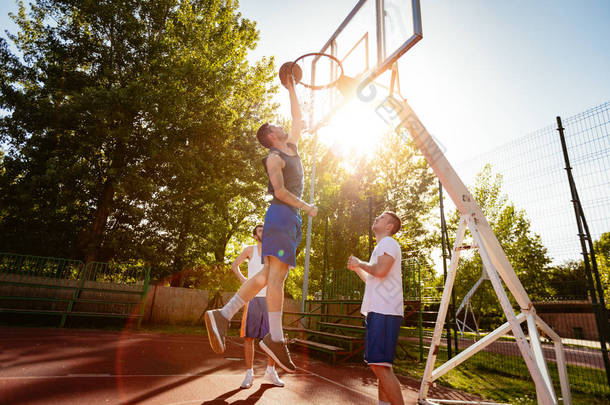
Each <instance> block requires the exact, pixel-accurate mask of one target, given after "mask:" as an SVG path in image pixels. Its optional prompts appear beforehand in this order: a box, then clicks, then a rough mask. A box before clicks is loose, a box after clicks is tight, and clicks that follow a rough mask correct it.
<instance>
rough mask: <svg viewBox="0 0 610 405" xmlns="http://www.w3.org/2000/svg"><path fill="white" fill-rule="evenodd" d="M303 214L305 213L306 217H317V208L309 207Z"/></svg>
mask: <svg viewBox="0 0 610 405" xmlns="http://www.w3.org/2000/svg"><path fill="white" fill-rule="evenodd" d="M305 212H306V213H307V215H309V216H310V217H312V218H313V217H315V216H316V215H318V207H316V206H315V205H309V206H308V207H307V209H306V210H305Z"/></svg>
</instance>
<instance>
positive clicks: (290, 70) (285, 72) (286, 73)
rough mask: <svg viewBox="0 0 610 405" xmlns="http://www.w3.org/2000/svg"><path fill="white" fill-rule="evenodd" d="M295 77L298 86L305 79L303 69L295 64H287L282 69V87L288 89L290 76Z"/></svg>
mask: <svg viewBox="0 0 610 405" xmlns="http://www.w3.org/2000/svg"><path fill="white" fill-rule="evenodd" d="M291 74H292V75H294V83H295V84H297V83H298V82H300V81H301V78H302V77H303V71H302V70H301V67H300V66H299V65H297V64H295V63H294V62H286V63H284V64H283V65H282V66H281V67H280V82H282V86H284V87H288V86H287V85H288V78H289V77H290V75H291Z"/></svg>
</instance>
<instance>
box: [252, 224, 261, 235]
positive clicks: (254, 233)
mask: <svg viewBox="0 0 610 405" xmlns="http://www.w3.org/2000/svg"><path fill="white" fill-rule="evenodd" d="M262 227H263V224H256V225H255V226H254V228H252V236H254V237H255V238H256V230H257V229H258V228H262Z"/></svg>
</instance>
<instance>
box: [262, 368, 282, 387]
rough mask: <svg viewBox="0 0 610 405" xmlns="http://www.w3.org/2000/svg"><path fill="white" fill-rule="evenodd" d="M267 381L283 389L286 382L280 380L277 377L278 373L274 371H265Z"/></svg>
mask: <svg viewBox="0 0 610 405" xmlns="http://www.w3.org/2000/svg"><path fill="white" fill-rule="evenodd" d="M263 378H264V379H265V381H267V382H269V383H271V384H273V385H275V386H276V387H283V386H284V381H282V380H280V377H279V376H278V375H277V371H275V369H273V371H269V370H267V371H265V377H263Z"/></svg>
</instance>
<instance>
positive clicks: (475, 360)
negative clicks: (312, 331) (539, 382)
mask: <svg viewBox="0 0 610 405" xmlns="http://www.w3.org/2000/svg"><path fill="white" fill-rule="evenodd" d="M406 351H407V353H404V350H403V349H400V348H398V349H397V357H400V358H403V359H405V358H406V359H407V360H396V361H395V369H396V371H397V372H398V373H400V374H403V375H408V376H410V377H413V378H416V379H421V378H422V376H423V373H424V367H425V362H416V361H413V360H408V359H409V356H410V357H412V358H417V355H418V354H419V349H418V346H417V345H407V346H406ZM446 359H447V352H446V351H444V350H441V351H440V352H439V362H437V366H438V365H439V364H440V363H441V362H444V361H446ZM549 367H550V370H549V372H550V373H551V378H552V379H553V381H555V382H557V384H556V385H557V386H556V387H555V392H557V393H558V394H559V393H560V392H561V390H560V388H559V386H558V385H559V383H558V382H559V377H558V375H557V368H556V367H555V365H554V363H550V364H549ZM568 378H569V381H570V387H571V391H572V402H573V404H574V405H577V404H582V405H585V404H587V405H602V404H608V403H609V401H610V387H608V385H607V384H606V383H605V381H606V375H605V373H604V371H603V370H597V369H591V368H585V367H578V366H571V365H569V366H568ZM436 382H437V383H439V384H440V385H443V386H446V387H450V388H454V389H457V390H460V391H464V392H470V393H473V394H476V395H480V396H482V397H484V398H486V399H489V400H494V401H501V402H510V403H512V404H520V405H521V404H522V405H535V404H536V389H535V387H534V383H533V382H532V381H531V378H530V376H529V372H528V370H527V367H526V365H525V362H524V361H523V360H522V359H521V357H518V356H507V355H502V354H496V353H489V352H483V353H480V354H477V355H475V356H473V357H472V358H470V359H468V360H467V361H466V362H464V363H462V364H461V365H460V366H459V367H457V368H456V369H453V370H452V371H450V372H449V373H447V374H445V375H444V376H443V377H441V378H440V379H438V380H437V381H436Z"/></svg>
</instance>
